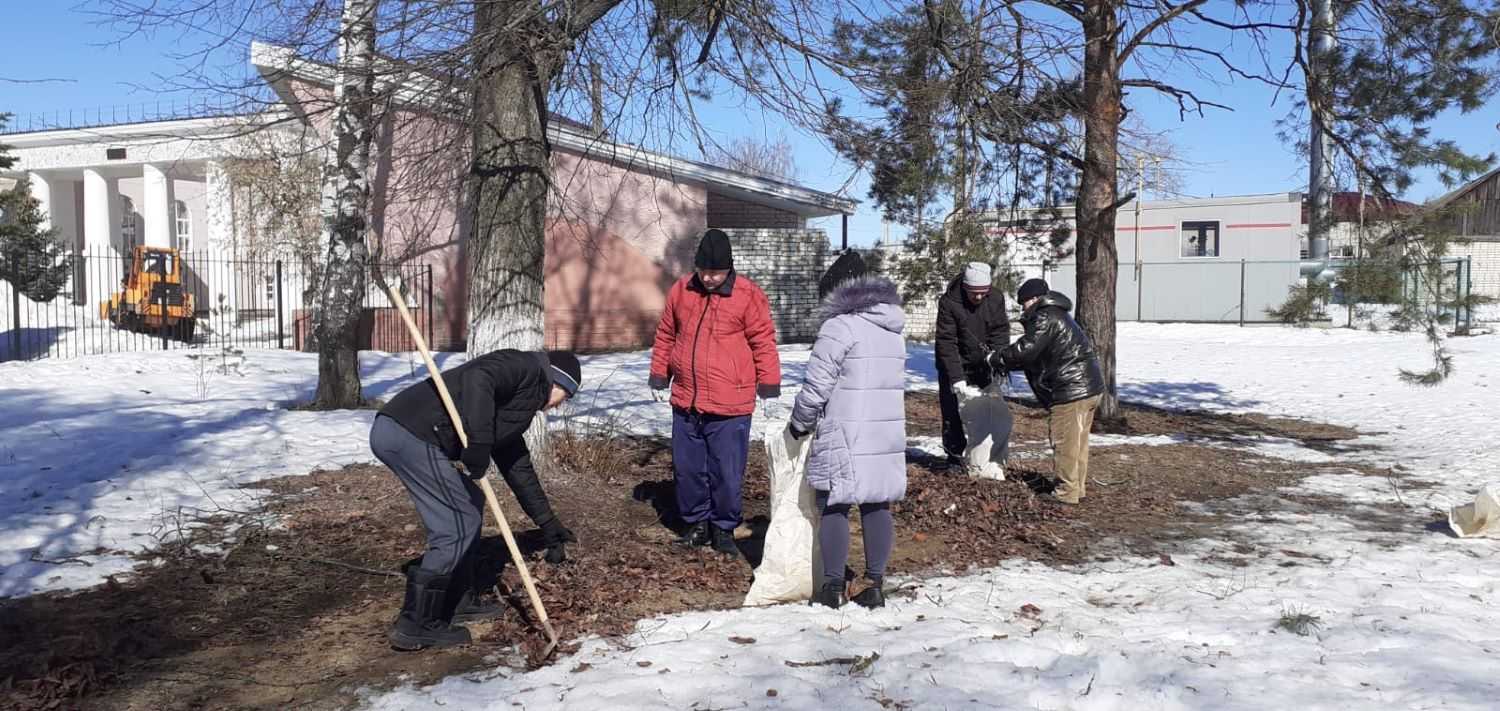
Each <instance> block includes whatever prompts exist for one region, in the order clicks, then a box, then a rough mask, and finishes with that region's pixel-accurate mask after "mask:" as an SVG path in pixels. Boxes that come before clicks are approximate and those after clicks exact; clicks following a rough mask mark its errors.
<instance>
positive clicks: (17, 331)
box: [10, 284, 22, 360]
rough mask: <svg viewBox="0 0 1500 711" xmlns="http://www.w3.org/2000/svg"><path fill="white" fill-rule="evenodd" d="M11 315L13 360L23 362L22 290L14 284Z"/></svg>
mask: <svg viewBox="0 0 1500 711" xmlns="http://www.w3.org/2000/svg"><path fill="white" fill-rule="evenodd" d="M10 313H11V317H12V318H11V320H10V323H11V326H12V328H11V329H10V340H11V345H12V350H11V354H12V355H11V359H12V360H21V359H22V358H21V289H20V288H19V287H17V286H16V285H14V284H12V285H11V288H10Z"/></svg>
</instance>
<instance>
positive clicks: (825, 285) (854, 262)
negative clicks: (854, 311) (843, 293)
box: [818, 249, 869, 299]
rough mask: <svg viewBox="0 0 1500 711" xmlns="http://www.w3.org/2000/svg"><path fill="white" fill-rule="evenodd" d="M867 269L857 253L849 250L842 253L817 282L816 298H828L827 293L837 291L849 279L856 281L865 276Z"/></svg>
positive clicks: (862, 258)
mask: <svg viewBox="0 0 1500 711" xmlns="http://www.w3.org/2000/svg"><path fill="white" fill-rule="evenodd" d="M867 271H869V268H868V267H866V266H865V260H864V257H861V256H859V252H856V251H854V250H852V249H851V250H849V251H847V252H844V253H843V255H841V256H840V257H839V258H838V259H835V260H833V266H831V267H829V268H828V271H827V272H826V273H825V274H823V278H822V279H819V280H818V298H819V299H821V298H823V297H825V296H828V294H829V292H831V291H833V290H834V289H837V288H838V287H839V285H840V284H843V283H844V282H846V281H849V280H850V279H857V278H859V277H862V276H864V275H865V272H867Z"/></svg>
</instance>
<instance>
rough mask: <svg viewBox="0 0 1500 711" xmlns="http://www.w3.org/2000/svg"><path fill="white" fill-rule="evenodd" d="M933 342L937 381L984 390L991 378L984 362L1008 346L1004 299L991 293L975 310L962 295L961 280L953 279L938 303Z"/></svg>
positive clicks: (967, 298) (960, 278)
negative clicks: (938, 378)
mask: <svg viewBox="0 0 1500 711" xmlns="http://www.w3.org/2000/svg"><path fill="white" fill-rule="evenodd" d="M934 340H935V341H936V343H935V350H936V351H937V369H938V375H939V376H940V377H941V378H943V379H944V380H946V381H947V382H948V383H953V382H957V381H959V380H962V381H964V382H967V383H968V384H969V385H972V386H974V387H976V388H985V387H988V386H989V384H990V382H991V380H992V379H993V377H992V373H991V370H990V365H989V362H988V361H987V360H986V358H987V357H988V356H989V354H990V353H991V352H996V351H999V350H1000V349H1002V348H1004V347H1006V346H1008V345H1010V317H1009V316H1007V315H1006V313H1005V295H1003V294H1001V293H1000V290H998V289H995V290H992V291H991V292H990V295H989V296H986V297H985V298H984V301H981V302H979V304H978V305H977V306H976V305H974V304H971V303H969V297H968V296H966V295H965V294H964V287H963V277H959V278H957V279H954V280H953V281H952V282H951V283H949V284H948V290H947V291H945V292H943V296H942V298H940V299H938V317H937V334H936V337H935V339H934Z"/></svg>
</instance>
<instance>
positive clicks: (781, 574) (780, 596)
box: [744, 421, 823, 607]
mask: <svg viewBox="0 0 1500 711" xmlns="http://www.w3.org/2000/svg"><path fill="white" fill-rule="evenodd" d="M811 441H812V437H811V436H808V437H804V438H802V440H801V441H798V440H795V439H792V436H791V435H789V434H787V432H786V423H785V422H776V421H769V422H767V423H766V434H765V443H766V462H767V465H768V468H769V469H770V476H771V525H770V527H769V528H767V529H766V544H765V552H764V554H763V555H762V556H761V560H760V567H758V568H756V569H755V581H754V582H752V583H751V584H750V592H749V593H747V594H746V595H745V603H744V604H745V606H747V607H749V606H755V605H774V604H776V603H779V602H800V601H802V600H808V599H810V598H812V592H813V581H815V580H817V579H818V578H821V577H822V575H823V563H822V559H821V558H819V557H818V555H819V554H818V519H819V517H820V513H819V511H818V507H817V502H816V499H815V498H814V497H815V495H814V494H813V488H812V486H810V485H808V483H807V476H806V475H805V472H804V468H805V467H806V465H807V451H808V449H809V447H808V443H810V442H811Z"/></svg>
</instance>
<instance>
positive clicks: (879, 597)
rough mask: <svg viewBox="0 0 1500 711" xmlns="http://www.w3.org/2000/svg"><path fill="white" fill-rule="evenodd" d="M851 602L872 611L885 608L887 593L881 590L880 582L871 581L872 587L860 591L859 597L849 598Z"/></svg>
mask: <svg viewBox="0 0 1500 711" xmlns="http://www.w3.org/2000/svg"><path fill="white" fill-rule="evenodd" d="M849 602H852V603H854V604H856V605H859V606H860V607H868V608H870V609H874V608H877V607H885V591H883V590H881V589H880V581H879V580H871V581H870V587H867V588H865V589H864V590H861V591H859V594H858V595H855V596H854V597H851V598H849Z"/></svg>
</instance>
